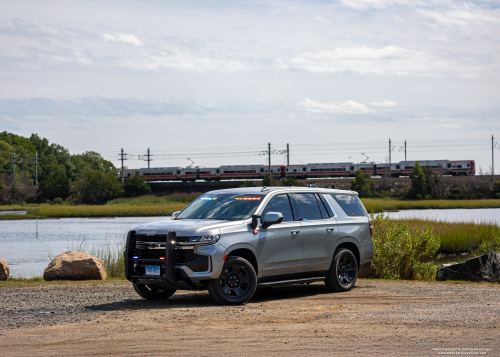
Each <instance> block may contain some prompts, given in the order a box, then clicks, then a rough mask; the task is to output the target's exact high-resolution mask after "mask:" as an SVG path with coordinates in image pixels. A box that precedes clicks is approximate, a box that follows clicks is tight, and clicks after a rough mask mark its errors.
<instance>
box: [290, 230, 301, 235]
mask: <svg viewBox="0 0 500 357" xmlns="http://www.w3.org/2000/svg"><path fill="white" fill-rule="evenodd" d="M290 232H292V234H297V233H300V229H293V230H291V231H290Z"/></svg>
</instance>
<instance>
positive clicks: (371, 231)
mask: <svg viewBox="0 0 500 357" xmlns="http://www.w3.org/2000/svg"><path fill="white" fill-rule="evenodd" d="M368 224H369V225H370V237H372V238H373V222H372V221H368Z"/></svg>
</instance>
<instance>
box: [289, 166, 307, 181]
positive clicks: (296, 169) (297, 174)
mask: <svg viewBox="0 0 500 357" xmlns="http://www.w3.org/2000/svg"><path fill="white" fill-rule="evenodd" d="M285 177H293V178H296V179H304V178H306V177H307V165H287V166H286V167H285Z"/></svg>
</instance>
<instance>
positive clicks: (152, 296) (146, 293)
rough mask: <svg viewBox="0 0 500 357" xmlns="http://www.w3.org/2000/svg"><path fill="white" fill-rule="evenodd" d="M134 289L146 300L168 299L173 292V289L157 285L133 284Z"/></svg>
mask: <svg viewBox="0 0 500 357" xmlns="http://www.w3.org/2000/svg"><path fill="white" fill-rule="evenodd" d="M133 285H134V289H135V291H136V292H137V294H139V295H140V296H141V297H143V298H144V299H146V300H162V299H168V298H169V297H171V296H172V295H174V294H175V290H171V289H164V288H162V287H161V286H159V285H144V284H135V283H134V284H133Z"/></svg>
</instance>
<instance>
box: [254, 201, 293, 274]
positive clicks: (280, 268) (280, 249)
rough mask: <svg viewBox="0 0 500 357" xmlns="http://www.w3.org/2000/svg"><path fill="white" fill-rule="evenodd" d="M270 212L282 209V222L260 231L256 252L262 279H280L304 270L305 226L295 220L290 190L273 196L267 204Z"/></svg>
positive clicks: (265, 210)
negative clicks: (303, 244) (289, 194)
mask: <svg viewBox="0 0 500 357" xmlns="http://www.w3.org/2000/svg"><path fill="white" fill-rule="evenodd" d="M267 212H280V213H281V214H282V215H283V222H281V223H279V224H274V225H272V226H270V227H268V228H266V229H261V230H260V231H259V242H258V246H257V254H258V255H259V257H257V259H259V260H260V263H261V264H260V266H261V267H262V275H261V278H262V280H263V281H271V280H279V279H280V278H285V277H284V275H287V274H297V273H300V271H301V270H302V227H301V225H300V222H299V221H297V220H294V216H293V213H292V207H291V204H290V200H289V198H288V195H287V194H281V195H277V196H275V197H273V198H272V199H271V201H269V203H268V204H267V206H266V208H265V209H264V212H263V213H262V217H264V216H265V214H266V213H267Z"/></svg>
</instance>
